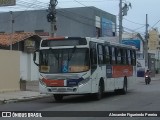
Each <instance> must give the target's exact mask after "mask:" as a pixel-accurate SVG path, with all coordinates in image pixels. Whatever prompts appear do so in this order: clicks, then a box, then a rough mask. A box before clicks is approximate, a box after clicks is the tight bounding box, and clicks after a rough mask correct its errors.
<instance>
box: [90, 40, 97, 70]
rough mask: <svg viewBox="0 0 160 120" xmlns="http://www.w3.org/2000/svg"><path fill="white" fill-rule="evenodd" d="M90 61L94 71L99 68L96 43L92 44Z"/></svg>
mask: <svg viewBox="0 0 160 120" xmlns="http://www.w3.org/2000/svg"><path fill="white" fill-rule="evenodd" d="M90 60H91V67H92V69H96V68H97V51H96V43H94V42H90Z"/></svg>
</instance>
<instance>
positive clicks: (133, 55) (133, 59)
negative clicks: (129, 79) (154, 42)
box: [131, 50, 136, 66]
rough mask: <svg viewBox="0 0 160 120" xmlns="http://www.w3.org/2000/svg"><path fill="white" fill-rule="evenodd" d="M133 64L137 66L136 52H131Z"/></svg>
mask: <svg viewBox="0 0 160 120" xmlns="http://www.w3.org/2000/svg"><path fill="white" fill-rule="evenodd" d="M131 64H132V65H133V66H135V65H136V51H135V50H131Z"/></svg>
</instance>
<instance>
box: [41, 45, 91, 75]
mask: <svg viewBox="0 0 160 120" xmlns="http://www.w3.org/2000/svg"><path fill="white" fill-rule="evenodd" d="M39 63H40V68H39V69H40V72H43V73H78V72H85V71H88V70H89V65H90V64H89V49H88V48H76V47H75V48H68V49H45V50H41V51H40V60H39Z"/></svg>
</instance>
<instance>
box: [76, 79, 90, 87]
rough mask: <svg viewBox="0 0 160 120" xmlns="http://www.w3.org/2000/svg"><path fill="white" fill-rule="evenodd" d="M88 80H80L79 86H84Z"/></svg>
mask: <svg viewBox="0 0 160 120" xmlns="http://www.w3.org/2000/svg"><path fill="white" fill-rule="evenodd" d="M89 80H90V77H88V78H86V79H84V80H82V81H81V82H79V84H78V85H79V86H82V85H85V84H87V82H88V81H89Z"/></svg>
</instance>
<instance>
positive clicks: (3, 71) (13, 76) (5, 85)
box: [0, 50, 20, 92]
mask: <svg viewBox="0 0 160 120" xmlns="http://www.w3.org/2000/svg"><path fill="white" fill-rule="evenodd" d="M19 63H20V52H18V51H9V50H0V66H1V67H0V76H1V79H0V92H3V91H13V90H19V89H20V85H19V81H20V78H19V77H20V64H19Z"/></svg>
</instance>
